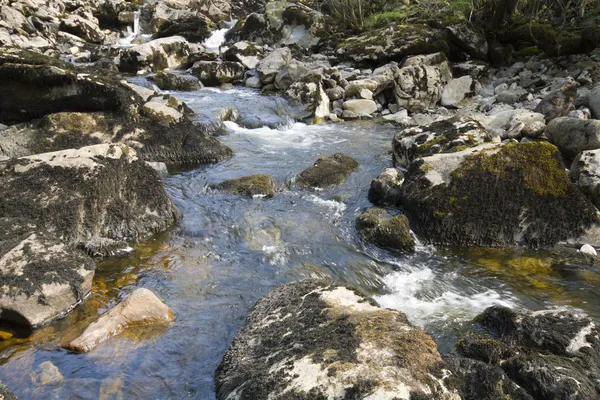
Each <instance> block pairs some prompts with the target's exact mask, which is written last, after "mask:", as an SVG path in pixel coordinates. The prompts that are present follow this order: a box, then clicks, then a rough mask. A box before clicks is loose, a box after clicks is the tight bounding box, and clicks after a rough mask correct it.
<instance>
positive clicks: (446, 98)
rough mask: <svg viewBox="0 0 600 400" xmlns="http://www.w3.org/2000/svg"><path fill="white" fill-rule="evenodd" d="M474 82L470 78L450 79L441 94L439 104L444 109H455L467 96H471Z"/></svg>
mask: <svg viewBox="0 0 600 400" xmlns="http://www.w3.org/2000/svg"><path fill="white" fill-rule="evenodd" d="M474 86H475V81H474V80H473V78H472V77H470V76H461V77H460V78H456V79H452V80H451V81H450V82H448V85H446V87H445V88H444V91H443V92H442V98H441V104H442V105H443V106H444V107H455V106H457V105H458V104H460V103H461V102H462V101H463V100H464V99H465V98H466V97H467V95H471V94H473V91H474V89H475V88H474Z"/></svg>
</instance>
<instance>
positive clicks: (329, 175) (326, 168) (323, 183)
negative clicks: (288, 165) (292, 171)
mask: <svg viewBox="0 0 600 400" xmlns="http://www.w3.org/2000/svg"><path fill="white" fill-rule="evenodd" d="M357 167H358V162H357V161H356V160H354V159H353V158H351V157H348V156H347V155H345V154H343V153H336V154H334V155H332V156H323V157H321V158H319V159H318V160H317V161H316V162H315V164H314V165H313V166H312V167H309V168H307V169H305V170H304V171H302V172H301V173H300V175H298V179H297V182H298V185H299V186H300V187H304V188H306V187H311V188H320V189H325V188H328V187H331V186H335V185H339V184H340V183H342V182H344V181H345V180H346V178H347V177H348V175H350V173H352V171H353V170H354V169H355V168H357Z"/></svg>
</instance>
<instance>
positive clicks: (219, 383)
mask: <svg viewBox="0 0 600 400" xmlns="http://www.w3.org/2000/svg"><path fill="white" fill-rule="evenodd" d="M444 370H445V365H444V362H443V360H442V357H441V356H440V354H439V353H438V350H437V346H436V345H435V342H433V340H432V339H431V337H430V336H429V335H427V334H426V333H425V332H423V331H421V330H419V329H417V328H414V327H413V326H411V325H410V323H409V322H408V321H407V320H406V317H405V316H404V315H403V314H402V313H400V312H397V311H391V310H385V309H381V308H379V307H377V306H375V305H374V304H373V303H372V302H371V301H370V300H369V299H368V298H366V297H364V296H362V295H361V294H359V293H357V292H355V291H353V290H352V289H348V288H346V287H344V286H340V285H338V284H336V283H334V282H332V281H319V280H305V281H301V282H298V283H294V284H288V285H283V286H279V287H277V288H275V289H274V290H273V291H272V292H271V293H270V294H269V295H268V296H266V297H264V298H263V299H261V300H259V302H258V303H257V304H256V305H255V306H254V308H253V309H252V311H251V312H250V315H249V316H248V319H247V320H246V323H245V325H244V327H243V328H242V329H241V331H240V332H239V333H238V335H237V336H236V338H235V339H234V341H233V343H232V345H231V347H230V348H229V350H228V351H227V352H226V353H225V356H224V357H223V361H222V362H221V365H220V366H219V368H218V369H217V372H216V374H215V383H216V387H217V398H218V399H226V398H229V397H230V396H237V397H239V398H241V399H250V398H252V399H267V398H271V399H286V398H298V399H308V398H320V397H329V398H344V396H348V395H351V396H352V397H353V398H356V399H367V398H372V396H377V398H380V399H409V398H418V396H421V398H430V399H459V398H460V396H459V395H458V392H457V391H456V390H455V389H453V388H452V387H448V386H446V385H447V383H446V382H445V380H444V377H445V372H444Z"/></svg>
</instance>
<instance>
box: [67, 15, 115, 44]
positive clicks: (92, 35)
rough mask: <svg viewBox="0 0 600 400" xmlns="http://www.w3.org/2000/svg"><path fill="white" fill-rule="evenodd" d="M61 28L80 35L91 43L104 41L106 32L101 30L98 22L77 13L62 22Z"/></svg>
mask: <svg viewBox="0 0 600 400" xmlns="http://www.w3.org/2000/svg"><path fill="white" fill-rule="evenodd" d="M60 30H62V31H65V32H68V33H71V34H73V35H75V36H78V37H80V38H82V39H83V40H85V41H86V42H90V43H102V41H103V40H104V32H102V31H101V30H100V27H99V26H98V24H97V22H95V21H90V20H89V19H86V18H83V17H81V16H79V15H77V14H71V15H69V16H68V17H67V18H64V19H63V20H62V21H61V22H60Z"/></svg>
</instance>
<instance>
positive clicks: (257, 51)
mask: <svg viewBox="0 0 600 400" xmlns="http://www.w3.org/2000/svg"><path fill="white" fill-rule="evenodd" d="M263 53H264V49H262V48H261V47H258V46H256V45H255V44H254V43H252V42H248V41H241V42H237V43H235V44H233V45H232V46H230V47H229V48H228V49H227V50H225V52H224V53H223V59H224V60H225V61H233V62H239V63H241V64H242V65H243V66H244V67H245V68H247V69H254V68H256V66H257V65H258V62H259V61H260V59H261V58H262V56H263Z"/></svg>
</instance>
